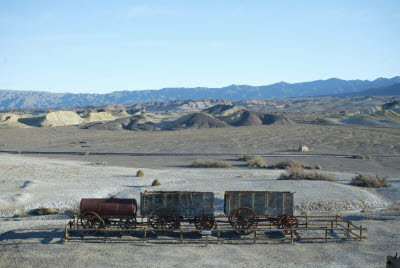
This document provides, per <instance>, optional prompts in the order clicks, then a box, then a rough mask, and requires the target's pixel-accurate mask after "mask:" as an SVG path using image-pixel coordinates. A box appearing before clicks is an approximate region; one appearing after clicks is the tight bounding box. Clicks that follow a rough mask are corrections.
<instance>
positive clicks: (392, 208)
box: [381, 205, 400, 211]
mask: <svg viewBox="0 0 400 268" xmlns="http://www.w3.org/2000/svg"><path fill="white" fill-rule="evenodd" d="M381 211H400V205H397V206H393V207H388V208H384V209H382V210H381Z"/></svg>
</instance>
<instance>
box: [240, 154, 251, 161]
mask: <svg viewBox="0 0 400 268" xmlns="http://www.w3.org/2000/svg"><path fill="white" fill-rule="evenodd" d="M252 157H253V156H252V155H251V154H244V155H242V156H240V157H239V158H238V160H239V161H247V160H249V159H251V158H252Z"/></svg>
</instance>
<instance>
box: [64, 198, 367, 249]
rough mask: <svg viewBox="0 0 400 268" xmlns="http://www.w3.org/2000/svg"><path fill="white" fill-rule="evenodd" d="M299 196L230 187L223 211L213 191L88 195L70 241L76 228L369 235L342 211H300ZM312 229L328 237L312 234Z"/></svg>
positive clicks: (89, 231)
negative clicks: (137, 196) (297, 207)
mask: <svg viewBox="0 0 400 268" xmlns="http://www.w3.org/2000/svg"><path fill="white" fill-rule="evenodd" d="M293 198H294V195H293V193H291V192H277V191H226V192H225V193H224V200H223V201H224V203H223V209H224V214H223V215H221V214H219V215H217V212H216V209H215V207H216V205H219V204H221V202H222V200H221V202H220V201H219V200H218V201H217V200H216V198H215V196H214V193H213V192H196V191H153V192H147V191H145V192H142V193H140V202H139V204H140V207H138V202H137V201H136V200H135V199H120V198H116V197H111V198H101V199H99V198H83V199H82V200H81V204H80V212H79V214H78V215H76V217H75V220H74V221H71V222H70V223H69V225H68V226H67V227H66V228H65V239H64V240H65V241H67V239H68V240H70V239H72V238H70V235H69V232H73V231H79V233H80V234H81V238H76V239H85V237H86V236H89V237H91V238H89V239H96V238H94V237H93V235H95V234H96V233H98V231H102V232H103V234H105V238H104V240H105V241H107V240H109V239H110V238H109V237H108V235H109V234H110V233H112V232H114V231H116V232H117V233H119V234H120V235H122V236H126V235H129V236H131V237H130V238H125V239H126V240H128V241H134V240H135V239H136V240H143V241H148V240H149V239H150V238H149V234H150V233H152V234H155V235H156V237H158V235H165V236H169V235H172V233H175V232H178V233H180V241H181V242H183V240H184V234H185V233H190V232H192V233H193V232H195V233H196V232H197V233H200V234H202V235H204V234H206V235H208V236H211V237H213V236H216V237H214V238H215V239H214V241H218V242H221V241H224V239H225V240H231V239H233V238H234V236H232V235H227V236H226V235H225V236H224V235H223V233H226V232H227V233H229V232H230V233H232V234H235V233H236V235H239V237H242V239H241V241H242V240H243V238H245V237H247V238H246V239H250V238H249V237H250V236H252V238H251V239H252V241H254V243H255V242H256V241H260V240H271V239H270V238H262V237H260V233H261V235H262V234H264V236H265V234H266V233H267V232H269V231H278V232H280V233H281V234H282V236H283V237H282V238H281V240H282V239H283V240H289V241H291V242H293V241H294V240H296V239H299V238H300V237H301V239H302V240H307V239H315V240H319V239H324V240H325V241H328V240H331V239H360V240H361V239H362V238H365V236H363V231H364V230H366V229H365V228H363V227H362V226H360V227H358V226H355V225H354V224H353V223H352V222H350V221H349V220H347V219H345V218H343V217H341V216H338V215H336V216H333V215H320V216H317V215H314V216H307V215H302V216H301V215H300V216H299V215H297V216H295V215H294V209H293V208H294V199H293ZM306 231H311V233H313V234H315V233H321V234H322V235H323V236H322V237H316V238H315V237H310V238H307V236H306V235H305V232H306ZM299 232H303V233H302V235H301V236H297V234H298V233H299ZM356 232H359V235H358V234H356ZM139 233H141V234H142V236H141V237H140V238H139V237H136V238H133V237H132V236H135V235H138V234H139ZM341 234H343V235H341ZM208 236H207V237H208ZM232 237H233V238H232ZM99 239H100V238H99ZM161 239H162V238H161ZM159 240H160V238H157V241H159ZM192 241H194V240H193V239H192ZM207 241H208V240H207ZM243 241H244V240H243Z"/></svg>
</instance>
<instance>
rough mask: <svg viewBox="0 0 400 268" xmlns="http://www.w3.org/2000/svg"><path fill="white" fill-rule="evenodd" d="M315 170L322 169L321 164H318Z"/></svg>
mask: <svg viewBox="0 0 400 268" xmlns="http://www.w3.org/2000/svg"><path fill="white" fill-rule="evenodd" d="M314 169H322V166H321V165H320V164H316V165H315V166H314Z"/></svg>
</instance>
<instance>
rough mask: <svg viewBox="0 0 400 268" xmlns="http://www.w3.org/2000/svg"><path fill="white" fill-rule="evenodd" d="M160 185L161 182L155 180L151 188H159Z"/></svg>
mask: <svg viewBox="0 0 400 268" xmlns="http://www.w3.org/2000/svg"><path fill="white" fill-rule="evenodd" d="M159 185H161V182H160V181H159V180H157V179H155V180H154V181H153V183H152V184H151V186H159Z"/></svg>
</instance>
